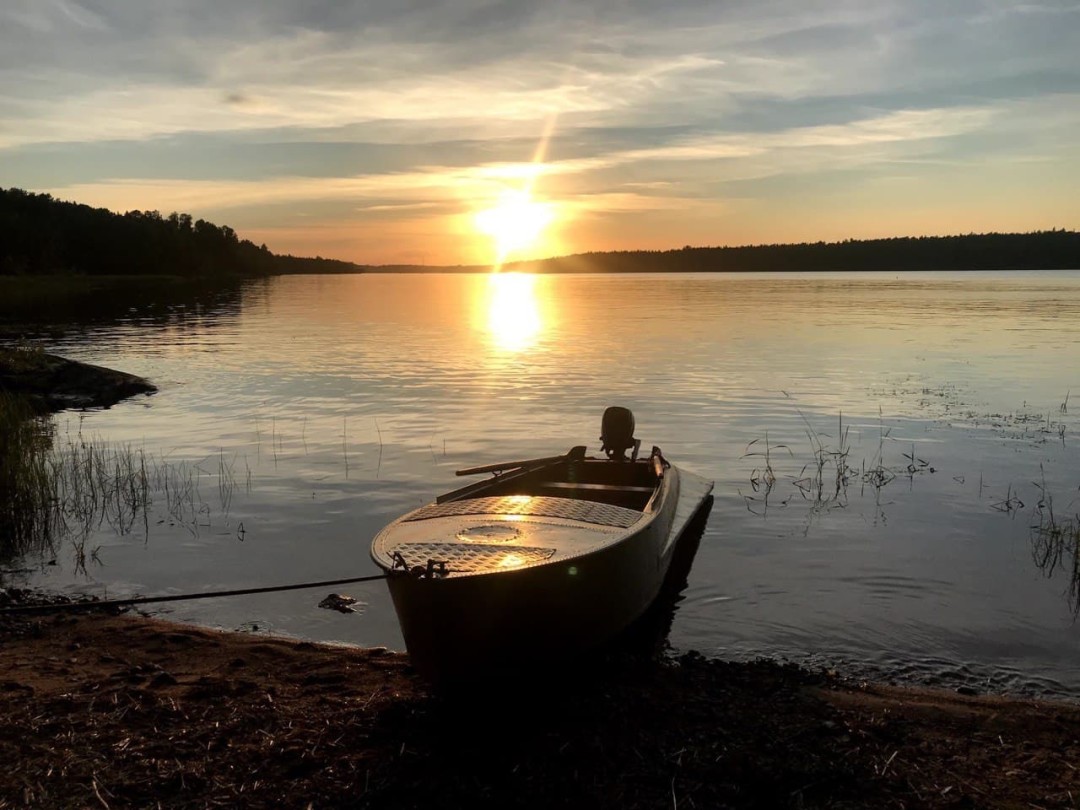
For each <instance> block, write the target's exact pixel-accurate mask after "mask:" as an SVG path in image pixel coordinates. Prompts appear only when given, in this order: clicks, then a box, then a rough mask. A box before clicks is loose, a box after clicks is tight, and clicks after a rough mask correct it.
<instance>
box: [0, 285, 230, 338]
mask: <svg viewBox="0 0 1080 810" xmlns="http://www.w3.org/2000/svg"><path fill="white" fill-rule="evenodd" d="M8 292H11V291H10V290H9V291H8ZM242 302H243V286H242V284H241V283H240V282H222V281H214V282H209V281H196V280H185V279H157V278H138V277H136V278H131V279H108V280H103V279H82V280H80V281H78V282H75V283H72V284H70V285H66V286H63V285H60V284H56V285H53V284H51V283H45V284H38V282H37V281H36V280H35V281H31V282H30V283H29V284H28V285H27V288H26V289H25V290H23V291H21V292H17V293H15V292H13V293H12V294H11V295H5V296H4V299H3V301H2V302H0V335H2V334H3V333H4V332H12V333H16V334H19V335H21V334H24V333H25V331H26V330H27V329H28V328H29V329H31V330H35V329H38V330H41V331H49V332H63V331H65V330H66V329H67V328H69V327H74V326H86V325H109V324H114V323H121V322H123V323H131V322H133V321H134V322H137V323H139V324H140V325H146V326H158V327H161V326H177V325H180V326H182V325H184V324H186V323H197V324H198V326H199V328H200V329H208V328H213V327H214V326H216V325H217V324H218V323H219V322H220V321H221V320H222V317H223V316H228V315H235V314H238V313H239V312H240V309H241V305H242Z"/></svg>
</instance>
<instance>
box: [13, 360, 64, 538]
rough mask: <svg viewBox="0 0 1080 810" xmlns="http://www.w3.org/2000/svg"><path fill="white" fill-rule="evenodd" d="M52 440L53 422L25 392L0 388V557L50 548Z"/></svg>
mask: <svg viewBox="0 0 1080 810" xmlns="http://www.w3.org/2000/svg"><path fill="white" fill-rule="evenodd" d="M8 354H10V352H9V353H8ZM51 444H52V423H51V422H50V421H49V420H47V419H45V418H43V417H40V416H38V415H37V414H36V413H35V412H34V409H33V407H32V406H31V404H30V402H29V400H27V399H26V398H25V397H21V396H16V395H14V394H10V393H7V392H4V391H0V559H8V558H11V557H15V556H20V555H23V554H27V553H30V552H38V553H43V552H45V551H47V550H50V549H51V546H52V544H53V541H54V538H55V536H56V533H57V524H58V522H59V516H58V513H57V510H56V492H55V487H54V479H53V477H52V475H51V468H50V464H49V460H48V449H49V447H50V446H51Z"/></svg>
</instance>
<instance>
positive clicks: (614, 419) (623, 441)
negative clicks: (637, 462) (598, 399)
mask: <svg viewBox="0 0 1080 810" xmlns="http://www.w3.org/2000/svg"><path fill="white" fill-rule="evenodd" d="M600 441H601V442H603V444H602V446H601V448H600V449H601V450H603V451H604V452H605V453H607V457H608V458H609V459H612V460H613V461H624V460H625V459H626V451H627V450H629V449H630V448H632V447H636V446H637V445H638V442H637V440H636V439H635V438H634V414H633V413H631V411H630V409H629V408H621V407H619V406H618V405H612V406H611V407H610V408H608V409H607V410H605V411H604V418H603V420H602V421H601V423H600Z"/></svg>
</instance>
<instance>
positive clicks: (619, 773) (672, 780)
mask: <svg viewBox="0 0 1080 810" xmlns="http://www.w3.org/2000/svg"><path fill="white" fill-rule="evenodd" d="M0 717H2V718H3V722H2V723H0V760H2V761H3V762H4V763H5V764H6V765H7V767H5V768H3V769H0V808H7V807H50V808H52V807H56V808H67V807H72V808H74V807H79V808H83V807H97V808H123V807H156V806H161V807H294V808H307V807H311V808H327V807H371V808H383V807H385V808H457V807H461V808H466V807H468V808H478V807H479V808H486V807H490V808H505V807H590V808H598V807H599V808H602V807H613V808H673V809H675V810H678V808H721V807H762V808H765V807H875V808H883V807H896V808H901V807H980V808H981V807H1076V806H1080V770H1078V768H1080V707H1078V706H1075V705H1070V704H1057V703H1050V702H1034V701H1027V700H1009V699H1005V698H1000V697H971V696H963V695H957V694H954V693H945V692H934V691H926V690H911V689H901V688H895V687H886V686H879V685H873V684H865V683H855V682H849V681H847V680H845V679H843V677H842V676H840V675H836V674H821V673H810V672H807V671H805V670H801V669H799V668H796V667H794V666H782V665H778V664H775V663H769V662H759V663H751V664H733V663H726V662H721V661H710V660H706V659H704V658H702V657H701V656H699V655H696V654H692V653H691V654H688V655H684V656H681V657H679V658H676V659H671V660H665V661H657V660H655V659H654V660H647V659H643V658H640V657H632V656H622V657H620V656H619V655H612V656H611V657H609V658H607V659H605V660H604V661H602V662H594V663H593V664H591V665H589V666H587V667H586V666H582V667H581V668H580V669H578V670H572V671H562V672H560V673H557V674H549V675H539V674H538V675H537V676H536V677H532V678H526V677H525V676H522V677H521V678H520V679H516V680H514V681H513V682H503V683H501V684H499V685H497V686H496V685H489V686H486V687H484V688H483V689H479V690H477V691H475V692H474V693H472V694H454V695H439V694H433V693H432V692H431V691H429V690H428V688H427V687H426V686H425V685H424V684H423V683H422V682H421V681H420V680H418V679H417V677H416V676H415V675H414V674H413V672H412V671H411V669H410V667H409V665H408V660H407V658H406V657H405V656H403V655H400V654H397V653H389V652H386V651H383V650H365V649H358V648H347V647H334V646H328V645H317V644H311V643H308V642H298V641H293V640H287V639H277V638H267V637H262V636H254V635H246V634H237V633H221V632H216V631H212V630H207V629H201V628H195V627H190V626H183V625H177V624H171V623H167V622H163V621H159V620H153V619H147V618H143V617H139V616H101V615H77V616H73V615H64V616H55V615H54V616H45V617H38V618H21V617H20V618H12V617H7V618H4V617H0Z"/></svg>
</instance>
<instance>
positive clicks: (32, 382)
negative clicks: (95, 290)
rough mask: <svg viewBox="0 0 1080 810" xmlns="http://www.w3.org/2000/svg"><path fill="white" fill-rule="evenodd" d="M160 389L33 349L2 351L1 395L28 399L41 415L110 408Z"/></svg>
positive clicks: (147, 383) (107, 370)
mask: <svg viewBox="0 0 1080 810" xmlns="http://www.w3.org/2000/svg"><path fill="white" fill-rule="evenodd" d="M157 390H158V389H157V387H156V386H155V385H154V384H153V383H151V382H149V381H148V380H145V379H143V378H142V377H137V376H135V375H134V374H127V373H125V372H123V371H116V370H114V369H111V368H104V367H103V366H95V365H91V364H89V363H80V362H78V361H76V360H68V359H66V358H64V357H59V356H58V355H55V354H49V353H48V352H44V351H40V350H38V349H29V348H3V347H0V393H7V394H11V395H15V396H21V397H24V398H25V399H26V400H27V402H28V403H29V405H30V407H31V408H32V409H33V410H34V411H35V412H37V413H42V414H44V413H54V412H56V411H61V410H64V409H67V408H109V407H112V406H113V405H115V404H117V403H118V402H121V401H123V400H125V399H128V398H130V397H133V396H137V395H139V394H152V393H155V392H156V391H157Z"/></svg>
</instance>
